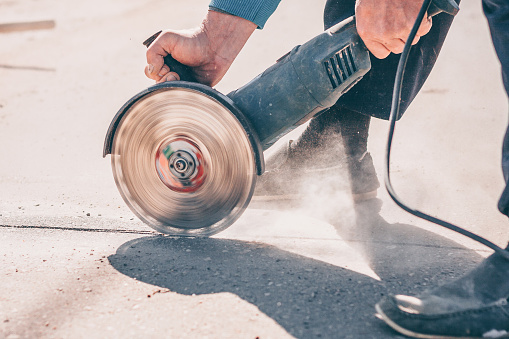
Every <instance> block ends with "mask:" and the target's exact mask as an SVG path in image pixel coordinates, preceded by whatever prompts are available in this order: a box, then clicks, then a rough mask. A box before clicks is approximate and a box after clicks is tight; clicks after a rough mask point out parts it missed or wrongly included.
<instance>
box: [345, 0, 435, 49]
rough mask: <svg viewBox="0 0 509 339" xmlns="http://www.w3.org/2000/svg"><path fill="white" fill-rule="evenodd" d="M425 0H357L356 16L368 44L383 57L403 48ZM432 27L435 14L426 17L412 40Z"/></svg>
mask: <svg viewBox="0 0 509 339" xmlns="http://www.w3.org/2000/svg"><path fill="white" fill-rule="evenodd" d="M422 3H423V0H357V3H356V5H355V16H356V24H357V32H358V33H359V36H360V37H361V39H362V40H363V41H364V44H365V45H366V47H367V48H368V49H369V50H370V52H371V53H373V55H374V56H375V57H377V58H379V59H384V58H386V57H387V56H388V55H389V54H391V52H392V53H396V54H399V53H401V52H403V46H404V45H405V42H406V39H407V38H408V35H409V34H410V31H411V30H412V26H413V25H414V22H415V19H416V18H417V14H418V13H419V10H420V8H421V6H422ZM430 29H431V18H428V17H425V18H424V20H423V21H422V23H421V26H420V27H419V30H418V31H417V35H416V37H415V39H414V41H412V44H413V45H415V44H416V43H417V42H418V41H419V38H420V37H421V36H423V35H426V34H427V33H428V32H429V30H430Z"/></svg>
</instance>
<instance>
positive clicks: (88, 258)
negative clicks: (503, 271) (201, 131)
mask: <svg viewBox="0 0 509 339" xmlns="http://www.w3.org/2000/svg"><path fill="white" fill-rule="evenodd" d="M207 4H208V1H205V0H193V1H186V2H184V1H181V2H176V1H172V2H168V1H162V0H154V1H134V0H129V1H126V0H123V1H120V0H105V1H97V0H91V1H80V2H77V1H72V2H71V1H65V2H63V1H57V0H43V1H35V0H27V1H23V2H15V1H9V0H0V22H5V23H7V22H16V21H30V20H47V19H54V20H56V23H57V26H56V28H55V29H53V30H47V31H32V32H23V33H11V34H3V35H0V42H1V46H2V47H1V48H0V88H1V91H0V145H2V146H0V159H1V160H0V164H1V165H0V337H3V338H9V339H14V338H35V337H40V338H81V337H83V338H84V337H86V338H91V337H92V338H119V337H124V338H125V337H129V338H140V337H144V338H145V337H147V338H159V337H165V338H252V339H254V338H263V339H265V338H396V337H398V335H397V334H396V333H394V332H393V331H392V330H390V329H389V328H387V327H386V326H385V325H384V324H383V323H382V322H381V321H379V320H378V319H376V318H375V317H374V308H373V306H374V304H375V303H376V302H377V301H378V300H379V299H380V297H381V296H383V295H385V294H387V293H418V292H420V291H422V290H423V289H425V288H427V287H428V286H431V285H436V284H438V283H441V282H444V281H447V280H448V279H451V278H454V277H458V276H460V275H462V274H463V273H465V272H466V271H467V270H468V269H470V268H472V267H473V266H475V264H476V263H478V262H479V261H481V260H482V258H483V257H485V256H487V255H489V253H490V251H488V250H487V249H486V248H484V247H482V246H481V245H478V244H476V243H474V242H472V241H470V240H468V239H464V238H463V237H461V236H459V235H456V234H454V233H452V232H448V231H445V230H442V229H440V228H438V227H437V226H434V225H431V224H429V223H426V222H424V221H420V220H417V219H415V218H413V217H412V216H409V215H407V214H406V213H404V212H403V211H401V210H399V209H398V208H397V207H396V206H395V205H394V203H392V202H391V201H390V199H389V198H388V197H387V195H386V194H385V193H384V192H383V190H380V194H379V196H380V198H379V199H378V200H375V201H372V202H369V203H365V204H361V205H359V206H357V207H356V208H354V206H353V204H352V202H351V200H350V198H349V195H348V193H347V192H346V191H345V192H339V196H340V200H338V202H337V203H335V204H334V207H333V208H331V210H329V211H327V218H326V215H324V214H320V213H316V210H315V209H314V207H313V206H311V207H309V206H308V208H304V209H302V208H293V209H284V210H279V209H277V208H263V209H260V208H255V207H251V208H249V209H248V210H247V211H246V213H245V214H244V215H243V216H242V217H241V219H240V220H239V221H238V222H237V223H235V224H234V225H232V226H231V227H230V228H229V229H227V230H226V231H224V232H223V233H220V234H218V235H216V236H214V237H213V238H210V239H175V238H171V237H165V236H161V235H158V234H157V233H156V232H154V231H152V230H151V229H150V228H148V227H147V226H145V225H144V224H142V223H141V222H140V221H138V220H137V219H136V218H135V216H134V215H133V214H132V213H131V212H130V211H129V209H128V208H127V207H126V205H125V204H124V203H123V201H122V199H121V197H120V195H119V194H118V192H117V190H116V187H115V184H114V181H113V178H112V175H111V169H110V164H109V158H107V159H103V158H101V155H102V143H103V138H104V135H105V132H106V130H107V127H108V125H109V122H110V120H111V119H112V117H113V115H114V114H115V113H116V111H117V110H118V108H120V107H121V106H122V104H123V103H124V102H125V101H126V100H127V99H129V98H130V97H131V96H132V95H134V94H135V93H137V92H138V91H140V90H141V89H143V88H144V87H147V86H149V85H150V84H151V82H150V81H149V80H148V79H146V78H145V77H144V75H143V72H142V70H143V67H144V47H143V46H142V45H141V42H142V41H143V40H144V39H145V38H146V37H147V36H149V35H150V34H152V33H153V32H155V31H157V30H159V29H160V28H164V27H171V28H188V27H192V26H194V25H196V24H198V23H199V22H200V20H201V18H202V17H203V15H204V13H205V11H206V6H207ZM323 4H324V1H320V2H319V3H316V2H313V6H310V2H309V1H303V0H302V1H301V0H299V1H297V0H292V1H285V2H283V3H282V4H281V6H280V8H279V9H278V11H277V12H276V14H275V15H274V17H273V18H272V19H271V20H270V21H269V23H268V25H267V27H266V29H264V30H263V31H258V32H256V33H255V35H254V36H253V38H252V39H251V40H250V41H249V43H248V45H247V46H246V48H245V49H244V50H243V51H242V53H241V55H240V56H239V58H238V59H237V61H236V62H235V64H234V65H233V66H232V68H231V70H230V72H229V73H228V75H227V76H226V77H225V79H224V80H223V81H222V82H221V84H220V85H219V86H218V87H217V88H218V89H219V90H221V91H223V92H228V91H229V90H231V89H234V88H236V87H238V86H240V85H242V84H244V83H245V82H247V81H248V80H249V79H251V78H252V77H253V76H255V75H256V74H258V73H259V72H261V71H262V70H264V69H265V68H266V67H267V66H269V65H270V64H272V63H273V62H274V60H276V59H277V58H278V57H280V56H281V55H283V54H284V53H286V52H287V51H288V50H290V49H291V48H292V47H293V46H294V45H296V44H299V43H302V42H303V41H306V40H307V39H308V38H311V37H312V36H314V35H315V34H316V33H318V32H320V30H321V11H322V7H323ZM308 7H311V8H308ZM498 68H499V66H498V62H497V60H496V58H495V55H494V51H493V48H492V46H491V43H490V40H489V33H488V30H487V27H486V24H485V22H484V18H483V17H482V14H481V9H480V4H479V3H477V2H466V1H465V2H464V3H463V4H462V11H461V13H460V14H459V15H458V17H457V19H456V22H455V24H454V25H453V28H452V31H451V32H450V35H449V38H448V40H447V41H446V45H445V47H444V50H443V52H442V54H441V57H440V58H439V61H438V64H437V66H436V68H435V70H434V71H433V73H432V74H431V77H430V79H429V81H428V83H427V84H426V86H425V88H424V89H423V90H422V93H421V94H420V96H419V97H418V98H417V99H416V101H415V102H414V104H413V105H412V106H411V108H410V110H409V112H408V113H407V115H406V117H405V118H404V119H403V120H402V121H401V122H400V123H398V126H397V133H396V140H395V150H394V153H393V168H394V174H393V180H394V183H395V186H396V189H397V190H398V191H399V192H400V194H401V196H402V197H403V198H404V199H405V200H407V201H409V202H410V203H411V204H412V205H413V206H415V207H418V208H420V209H423V210H425V211H428V212H430V213H431V214H434V215H438V216H441V217H443V218H445V219H446V220H449V221H452V222H455V223H459V224H460V225H462V226H464V227H466V228H467V229H469V230H471V231H474V232H476V233H479V234H481V235H483V236H485V237H487V238H488V239H490V240H492V241H494V242H495V243H497V244H499V245H501V246H504V245H505V244H506V243H507V220H506V218H505V217H504V216H502V215H500V214H499V213H498V212H497V210H496V202H497V199H498V196H499V194H500V192H501V190H502V185H503V180H502V175H501V170H500V169H499V162H500V159H499V157H500V145H501V141H502V136H503V133H504V130H505V126H506V123H507V121H506V119H507V117H506V114H507V100H506V98H505V96H504V92H503V90H502V84H501V80H500V76H499V73H498V72H499V69H498ZM386 129H387V123H386V122H384V121H374V122H373V123H372V128H371V139H370V150H371V152H372V154H373V157H374V159H375V163H376V166H377V169H378V173H379V177H380V178H382V169H383V155H384V148H385V139H386ZM329 212H331V213H332V214H330V213H329ZM331 215H333V216H334V218H331V217H330V216H331Z"/></svg>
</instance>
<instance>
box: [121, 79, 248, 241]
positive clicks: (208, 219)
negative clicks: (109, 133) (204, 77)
mask: <svg viewBox="0 0 509 339" xmlns="http://www.w3.org/2000/svg"><path fill="white" fill-rule="evenodd" d="M111 161H112V167H113V175H114V177H115V182H116V183H117V187H118V189H119V191H120V193H121V195H122V197H123V198H124V201H125V202H126V203H127V205H128V206H129V207H130V208H131V210H132V211H133V212H134V213H135V214H136V215H137V216H138V217H139V218H140V219H141V220H142V221H144V222H145V223H146V224H148V225H149V226H151V227H153V228H154V229H156V230H158V231H160V232H163V233H167V234H173V235H188V236H207V235H211V234H214V233H217V232H219V231H221V230H223V229H225V228H226V227H228V226H230V225H231V224H232V223H233V222H234V221H235V220H237V219H238V217H239V216H240V215H241V214H242V212H243V211H244V209H245V208H246V207H247V205H248V203H249V201H250V199H251V196H252V194H253V189H254V185H255V181H256V167H255V160H254V155H253V149H252V146H251V143H250V141H249V138H248V135H247V133H246V131H245V129H244V128H243V127H242V125H241V124H240V123H239V121H238V120H237V118H236V117H235V116H234V115H233V114H232V113H231V112H230V111H229V110H228V109H227V108H226V107H225V106H223V105H222V104H221V103H219V102H218V101H217V100H215V99H214V98H212V97H210V96H208V95H206V94H205V93H202V92H200V91H196V90H193V89H190V88H179V87H174V88H173V87H166V88H161V89H159V90H156V91H154V92H151V93H149V94H147V95H145V96H143V97H141V99H139V100H137V101H136V102H135V103H134V104H133V105H132V106H131V107H130V108H129V110H128V111H127V112H126V114H125V115H124V117H123V118H122V120H121V121H120V123H119V125H118V127H117V130H116V132H115V137H114V139H113V144H112V152H111Z"/></svg>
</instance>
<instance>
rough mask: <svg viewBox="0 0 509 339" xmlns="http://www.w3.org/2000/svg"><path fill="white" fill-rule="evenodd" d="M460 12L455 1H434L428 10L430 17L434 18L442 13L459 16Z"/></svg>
mask: <svg viewBox="0 0 509 339" xmlns="http://www.w3.org/2000/svg"><path fill="white" fill-rule="evenodd" d="M459 10H460V8H459V6H458V4H457V3H456V2H455V1H454V0H433V1H431V4H430V5H429V8H428V16H429V17H432V16H435V15H437V14H439V13H442V12H444V13H447V14H450V15H452V16H454V15H456V14H458V11H459Z"/></svg>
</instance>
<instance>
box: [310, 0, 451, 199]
mask: <svg viewBox="0 0 509 339" xmlns="http://www.w3.org/2000/svg"><path fill="white" fill-rule="evenodd" d="M456 1H459V0H456ZM354 13H355V0H328V1H327V3H326V5H325V10H324V26H325V29H327V28H329V27H331V26H333V25H334V24H336V23H338V22H340V21H343V20H344V19H346V18H348V17H350V16H352V15H354ZM452 20H453V17H452V16H450V15H448V14H443V13H442V14H439V15H437V16H435V17H434V18H433V26H432V28H431V31H430V32H429V33H428V34H426V35H425V36H423V37H421V39H420V40H419V43H418V44H417V45H415V46H413V48H412V50H411V53H410V58H409V60H408V62H407V67H406V70H405V80H404V84H403V86H404V87H403V89H402V93H401V99H402V100H401V113H404V112H405V110H406V109H407V108H408V105H410V103H411V102H412V100H413V99H414V98H415V96H416V95H417V93H418V92H419V90H420V89H421V87H422V85H423V84H424V82H425V81H426V79H427V77H428V75H429V74H430V72H431V69H432V68H433V66H434V64H435V61H436V60H437V57H438V54H439V52H440V49H441V47H442V45H443V43H444V40H445V37H446V35H447V32H448V31H449V28H450V26H451V24H452ZM399 58H400V56H399V55H395V54H391V55H389V56H388V57H387V58H385V59H383V60H379V59H377V58H375V57H373V56H372V57H371V66H372V67H371V70H370V71H369V72H368V74H366V75H365V76H364V78H363V79H362V80H361V81H359V83H358V84H356V85H355V86H354V87H353V88H352V89H351V90H350V91H349V92H348V93H346V94H345V95H343V96H342V97H341V98H340V99H339V100H338V102H337V103H336V105H334V106H333V107H332V108H331V109H330V110H328V111H327V112H325V113H322V114H321V115H319V116H317V117H316V118H314V119H313V120H312V121H311V123H310V124H309V126H308V129H307V130H306V132H307V133H305V134H304V138H303V139H309V140H311V141H312V143H314V144H322V143H324V142H326V140H323V138H321V137H320V135H321V134H322V133H323V131H325V130H329V131H331V130H332V131H335V132H337V133H338V134H340V135H341V137H342V141H343V144H344V146H345V147H344V148H345V153H346V155H347V156H348V159H349V160H348V167H349V170H350V176H351V179H352V182H353V183H355V182H357V181H362V180H363V179H362V178H363V175H362V173H358V172H359V170H358V164H357V162H358V160H359V159H362V158H364V155H365V154H366V152H367V140H368V131H369V124H370V119H371V117H377V118H381V119H388V118H389V114H390V108H391V101H392V90H393V87H394V79H395V75H396V69H397V65H398V61H399ZM370 166H371V167H372V165H370ZM373 172H374V168H373ZM375 180H376V179H375ZM359 185H360V186H363V185H364V184H363V183H359ZM377 185H378V184H377V183H376V184H370V183H367V187H369V189H373V188H376V186H377ZM366 189H367V188H366ZM354 190H355V189H354Z"/></svg>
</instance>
